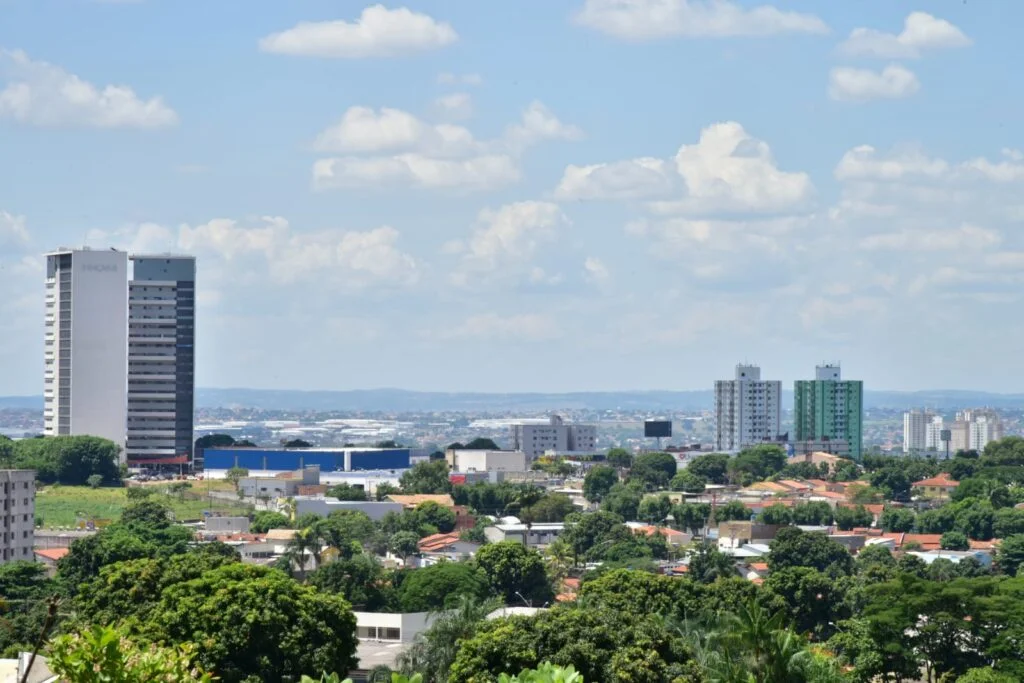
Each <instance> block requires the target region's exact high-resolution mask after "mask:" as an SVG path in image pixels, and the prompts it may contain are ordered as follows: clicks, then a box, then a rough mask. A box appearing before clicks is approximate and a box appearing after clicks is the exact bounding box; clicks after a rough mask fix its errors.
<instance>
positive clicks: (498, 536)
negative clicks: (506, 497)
mask: <svg viewBox="0 0 1024 683" xmlns="http://www.w3.org/2000/svg"><path fill="white" fill-rule="evenodd" d="M507 519H509V518H507V517H506V518H503V519H502V521H500V522H499V523H497V524H494V525H493V526H489V527H487V528H486V529H484V536H485V537H486V538H487V540H488V541H490V542H491V543H500V542H502V541H515V542H517V543H522V544H523V545H526V546H529V547H531V548H535V547H540V546H547V545H550V544H551V543H554V541H555V539H557V538H558V537H559V536H560V535H561V533H562V532H563V531H564V530H565V524H562V523H561V522H546V523H543V524H541V523H538V524H523V523H521V522H518V521H517V522H510V521H505V520H507ZM512 519H515V518H512Z"/></svg>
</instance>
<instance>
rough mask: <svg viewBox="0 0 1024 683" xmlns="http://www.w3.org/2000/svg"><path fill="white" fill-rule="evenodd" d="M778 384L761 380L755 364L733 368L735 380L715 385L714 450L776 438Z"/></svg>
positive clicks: (780, 385)
mask: <svg viewBox="0 0 1024 683" xmlns="http://www.w3.org/2000/svg"><path fill="white" fill-rule="evenodd" d="M781 405H782V382H780V381H778V380H762V379H761V368H759V367H758V366H756V365H742V364H741V365H737V366H736V378H735V379H724V380H719V381H717V382H715V450H718V451H724V452H729V451H739V450H742V449H743V448H746V447H748V446H754V445H757V444H759V443H764V442H766V441H774V440H775V439H777V438H778V436H779V429H780V423H781Z"/></svg>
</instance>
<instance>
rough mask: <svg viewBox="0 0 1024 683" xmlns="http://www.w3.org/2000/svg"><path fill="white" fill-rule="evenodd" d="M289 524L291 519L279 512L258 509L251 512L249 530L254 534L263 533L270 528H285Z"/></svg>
mask: <svg viewBox="0 0 1024 683" xmlns="http://www.w3.org/2000/svg"><path fill="white" fill-rule="evenodd" d="M290 526H291V520H290V519H288V518H287V517H285V516H284V515H282V514H281V513H280V512H272V511H270V510H259V511H257V512H256V513H255V514H253V516H252V523H250V524H249V530H250V531H251V532H252V533H254V534H265V533H267V532H268V531H270V530H271V529H287V528H289V527H290Z"/></svg>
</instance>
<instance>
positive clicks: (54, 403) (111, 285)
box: [43, 249, 128, 448]
mask: <svg viewBox="0 0 1024 683" xmlns="http://www.w3.org/2000/svg"><path fill="white" fill-rule="evenodd" d="M127 319H128V254H126V253H125V252H123V251H112V250H106V251H102V250H92V249H59V250H57V251H55V252H53V253H50V254H47V255H46V332H45V353H44V356H45V370H44V380H43V381H44V386H43V397H44V409H43V424H44V427H43V430H44V433H45V434H47V435H49V436H58V435H91V436H100V437H103V438H105V439H110V440H111V441H113V442H114V443H116V444H117V445H118V446H120V447H122V448H123V447H124V444H125V428H126V423H127V418H126V412H127V403H128V397H127V386H128V384H127V381H126V377H127V372H128V349H127V344H128V338H127V334H126V330H127Z"/></svg>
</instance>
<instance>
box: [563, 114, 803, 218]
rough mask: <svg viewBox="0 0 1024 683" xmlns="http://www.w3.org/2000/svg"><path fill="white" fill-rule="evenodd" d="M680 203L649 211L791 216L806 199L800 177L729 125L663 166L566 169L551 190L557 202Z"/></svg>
mask: <svg viewBox="0 0 1024 683" xmlns="http://www.w3.org/2000/svg"><path fill="white" fill-rule="evenodd" d="M677 186H678V187H679V188H680V189H681V190H682V194H683V197H682V198H681V199H666V200H664V201H656V202H653V203H652V204H651V205H650V206H651V208H652V210H654V211H655V212H658V213H698V214H699V213H706V214H713V213H721V212H730V213H731V212H740V213H773V212H781V211H789V210H795V209H798V208H799V207H801V206H802V205H804V204H805V203H807V202H808V201H809V199H810V198H811V196H812V194H813V192H814V187H813V185H812V184H811V179H810V177H809V176H808V175H807V174H806V173H802V172H788V171H783V170H780V169H779V168H778V166H776V164H775V159H774V157H773V155H772V153H771V149H770V148H769V147H768V144H767V143H765V142H763V141H761V140H758V139H756V138H754V137H753V136H751V135H750V134H748V133H747V132H746V130H744V128H743V126H741V125H740V124H739V123H736V122H734V121H729V122H725V123H716V124H714V125H711V126H708V127H707V128H705V129H704V130H702V131H701V134H700V139H699V140H698V141H697V143H696V144H692V145H683V146H682V147H680V148H679V151H678V152H677V153H676V155H675V157H674V158H673V159H671V160H668V161H662V160H659V159H652V158H647V157H645V158H640V159H633V160H630V161H620V162H613V163H610V164H596V165H592V166H582V167H581V166H569V167H568V168H567V169H566V171H565V173H564V174H563V176H562V180H561V182H560V183H559V185H558V188H557V189H556V190H555V195H556V196H557V197H560V198H563V199H601V198H605V199H628V198H637V197H651V196H659V195H662V196H663V195H666V194H667V193H668V192H669V191H671V190H672V189H673V188H675V187H677Z"/></svg>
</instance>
